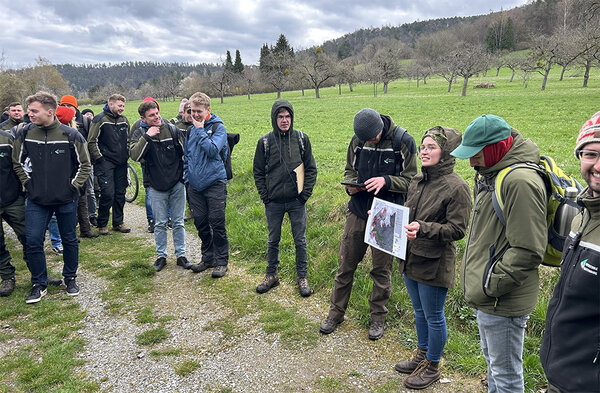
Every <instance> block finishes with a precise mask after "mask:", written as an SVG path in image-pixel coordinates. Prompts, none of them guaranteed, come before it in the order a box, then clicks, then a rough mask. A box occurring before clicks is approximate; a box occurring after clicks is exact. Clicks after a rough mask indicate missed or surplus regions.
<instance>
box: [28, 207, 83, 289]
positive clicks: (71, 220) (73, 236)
mask: <svg viewBox="0 0 600 393" xmlns="http://www.w3.org/2000/svg"><path fill="white" fill-rule="evenodd" d="M53 213H54V214H55V215H56V220H57V222H58V230H59V232H60V237H61V238H62V243H63V248H64V250H63V260H64V265H63V272H62V274H63V277H65V278H75V277H77V267H78V265H79V244H78V242H77V233H76V231H75V227H76V226H77V200H75V201H73V202H69V203H65V204H63V205H50V206H46V205H38V204H37V203H35V202H33V201H32V200H30V199H28V200H27V204H26V207H25V223H26V226H25V238H26V240H27V248H28V250H27V259H28V260H29V264H28V267H29V270H30V271H31V283H32V284H40V285H42V286H44V287H46V286H47V285H48V275H47V271H46V254H44V237H45V235H46V227H47V226H48V223H49V222H50V218H51V217H52V214H53Z"/></svg>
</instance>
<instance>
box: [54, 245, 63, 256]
mask: <svg viewBox="0 0 600 393" xmlns="http://www.w3.org/2000/svg"><path fill="white" fill-rule="evenodd" d="M52 252H53V253H55V254H58V255H62V253H63V248H62V246H56V247H54V246H52Z"/></svg>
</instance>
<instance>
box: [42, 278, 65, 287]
mask: <svg viewBox="0 0 600 393" xmlns="http://www.w3.org/2000/svg"><path fill="white" fill-rule="evenodd" d="M46 282H47V283H48V285H52V286H55V287H57V286H59V285H60V284H62V280H61V279H60V278H58V277H52V276H48V278H47V279H46Z"/></svg>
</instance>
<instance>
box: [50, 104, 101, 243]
mask: <svg viewBox="0 0 600 393" xmlns="http://www.w3.org/2000/svg"><path fill="white" fill-rule="evenodd" d="M61 108H69V109H71V110H72V111H73V115H72V116H71V117H72V118H75V123H76V124H77V131H79V133H80V134H81V135H83V137H84V138H85V140H86V141H87V138H88V134H89V132H90V124H91V123H92V121H91V120H90V118H89V117H87V116H84V115H82V114H81V112H79V109H78V107H77V99H76V98H75V97H74V96H72V95H64V96H62V98H61V99H60V106H59V107H58V108H57V110H56V116H57V117H58V116H59V114H60V113H61ZM58 120H59V121H60V122H61V123H63V124H67V125H68V122H67V123H65V122H64V121H62V120H61V119H60V118H59V119H58ZM69 121H70V119H69ZM88 153H89V150H88ZM93 176H94V174H93V173H91V174H90V176H89V177H88V179H87V180H86V182H85V187H84V193H83V194H82V195H81V196H80V198H79V202H78V204H77V221H78V222H79V235H80V236H81V237H88V238H95V237H98V234H97V233H96V232H94V231H92V226H91V224H90V213H89V210H90V209H89V206H88V202H90V199H91V203H93V208H92V211H93V212H94V213H93V216H92V217H94V216H95V215H96V196H95V195H94V188H93V187H94V184H93ZM89 195H91V196H92V197H91V198H89V197H88V196H89Z"/></svg>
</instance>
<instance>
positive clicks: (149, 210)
mask: <svg viewBox="0 0 600 393" xmlns="http://www.w3.org/2000/svg"><path fill="white" fill-rule="evenodd" d="M145 190H146V195H145V196H144V203H145V204H146V219H147V220H148V222H150V221H154V215H153V214H152V204H151V203H150V195H149V194H150V191H149V190H150V187H146V188H145Z"/></svg>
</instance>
